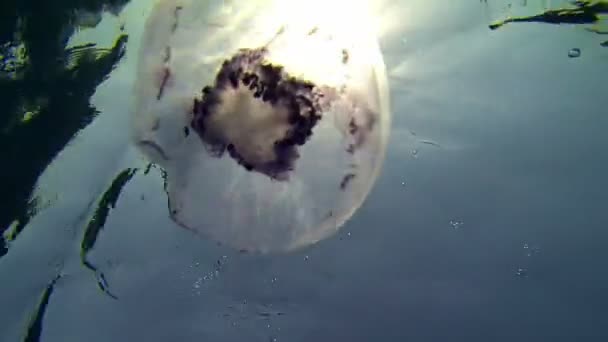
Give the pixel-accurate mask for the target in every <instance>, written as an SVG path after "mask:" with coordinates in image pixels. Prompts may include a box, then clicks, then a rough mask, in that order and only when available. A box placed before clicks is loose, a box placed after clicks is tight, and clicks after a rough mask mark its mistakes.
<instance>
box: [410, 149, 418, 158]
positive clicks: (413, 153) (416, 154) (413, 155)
mask: <svg viewBox="0 0 608 342" xmlns="http://www.w3.org/2000/svg"><path fill="white" fill-rule="evenodd" d="M411 153H412V157H413V158H418V149H416V148H415V149H413V150H412V152H411Z"/></svg>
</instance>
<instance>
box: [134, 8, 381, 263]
mask: <svg viewBox="0 0 608 342" xmlns="http://www.w3.org/2000/svg"><path fill="white" fill-rule="evenodd" d="M316 2H319V3H318V4H316V3H315V1H311V0H309V1H280V0H274V1H273V0H266V1H246V2H245V1H243V2H239V8H238V9H237V8H236V7H230V6H229V4H226V3H224V5H223V7H222V5H221V2H218V4H216V3H214V2H211V1H204V0H161V1H159V3H158V4H157V5H156V6H155V8H154V10H153V12H152V14H151V15H150V17H149V19H148V21H147V24H146V29H145V32H144V36H143V41H142V47H141V51H140V56H139V65H138V78H137V81H136V86H135V90H136V99H135V108H134V111H133V120H132V136H133V139H134V142H135V144H136V145H137V146H138V147H139V149H140V150H141V151H142V152H143V153H144V154H145V155H146V156H147V157H148V158H149V159H150V160H151V161H153V162H155V163H157V164H159V165H160V166H161V167H163V168H164V169H165V171H166V172H167V184H168V189H167V191H168V195H169V211H170V215H171V217H172V219H173V220H174V221H175V222H177V223H178V224H179V225H181V226H182V227H185V228H187V229H189V230H192V231H194V232H197V233H201V234H202V235H203V236H205V237H207V238H211V239H213V240H216V241H219V242H221V243H225V244H227V245H230V246H232V247H234V248H238V249H242V250H247V251H258V252H273V251H288V250H292V249H295V248H298V247H301V246H306V245H309V244H312V243H315V242H317V241H320V240H322V239H324V238H326V237H328V236H330V235H331V234H333V233H334V232H336V231H337V230H338V228H339V227H340V226H341V225H343V224H344V222H345V221H346V220H347V219H348V218H349V217H351V216H352V214H353V213H354V212H355V211H356V210H357V208H359V206H360V205H361V204H362V202H363V201H364V199H365V197H366V196H367V195H368V193H369V191H370V190H371V188H372V185H373V183H374V182H375V179H376V177H377V175H378V173H379V170H380V168H381V164H382V162H383V159H384V152H385V147H386V141H387V138H388V128H389V108H388V89H387V80H386V75H385V69H384V64H383V60H382V55H381V53H380V50H379V48H378V44H377V40H376V37H375V36H374V33H373V32H372V30H371V29H370V27H371V26H369V25H366V22H365V16H364V13H365V10H363V9H362V10H360V11H357V10H356V8H355V7H356V6H355V5H354V4H355V3H356V2H357V1H352V0H351V1H333V2H332V1H331V0H330V1H316ZM328 3H331V4H333V5H328ZM354 13H358V14H354Z"/></svg>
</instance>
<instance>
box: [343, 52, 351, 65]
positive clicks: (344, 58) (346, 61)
mask: <svg viewBox="0 0 608 342" xmlns="http://www.w3.org/2000/svg"><path fill="white" fill-rule="evenodd" d="M349 59H350V55H349V54H348V50H346V49H342V64H346V63H348V60H349Z"/></svg>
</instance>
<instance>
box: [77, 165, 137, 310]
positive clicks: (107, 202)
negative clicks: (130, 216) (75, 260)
mask: <svg viewBox="0 0 608 342" xmlns="http://www.w3.org/2000/svg"><path fill="white" fill-rule="evenodd" d="M136 172H137V169H126V170H123V171H122V172H120V173H119V174H118V175H117V176H116V178H114V181H112V184H111V185H110V187H109V188H108V189H107V190H106V191H105V192H104V194H103V195H102V197H101V200H100V201H99V203H98V204H97V209H96V210H95V213H94V214H93V217H92V218H91V220H90V221H89V223H88V225H87V228H86V230H85V232H84V237H83V239H82V242H81V243H80V260H81V262H82V265H83V266H84V267H86V268H88V269H89V270H91V271H93V272H94V273H95V278H96V279H97V285H98V286H99V288H100V289H101V290H102V291H103V292H104V293H106V294H107V295H109V296H110V297H112V298H114V299H116V296H114V295H113V294H112V293H111V292H110V290H109V287H108V283H107V281H106V279H105V276H104V275H103V273H102V272H101V271H99V270H98V268H97V267H96V266H95V265H93V264H92V263H91V262H90V261H89V260H88V259H87V253H88V252H89V251H90V250H91V249H92V248H93V247H94V246H95V242H96V241H97V237H98V236H99V233H100V232H101V230H102V229H103V227H104V225H105V223H106V220H107V218H108V214H109V213H110V210H111V209H113V208H115V206H116V202H117V201H118V197H119V196H120V193H121V191H122V189H123V187H124V186H125V185H126V184H127V183H128V182H129V181H130V180H131V178H133V176H134V175H135V173H136Z"/></svg>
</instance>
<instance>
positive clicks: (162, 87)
mask: <svg viewBox="0 0 608 342" xmlns="http://www.w3.org/2000/svg"><path fill="white" fill-rule="evenodd" d="M162 77H163V78H162V79H161V81H160V87H159V88H158V94H156V100H157V101H159V100H160V99H161V98H162V97H163V93H164V91H165V86H166V85H167V81H169V77H171V70H170V69H169V68H168V67H164V68H163V75H162Z"/></svg>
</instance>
